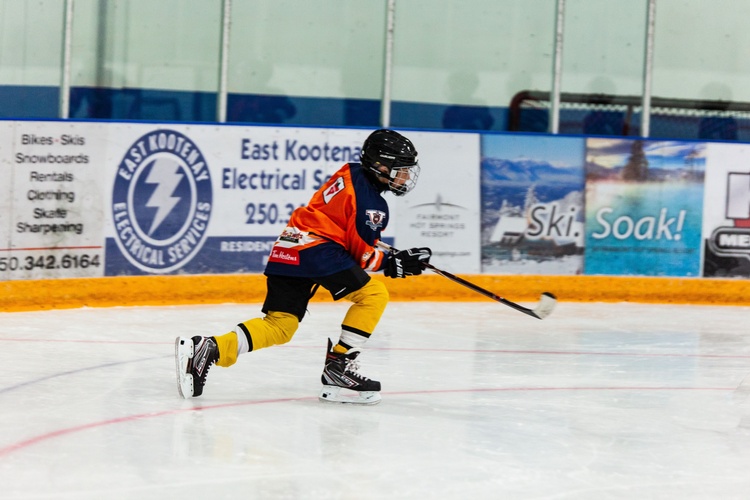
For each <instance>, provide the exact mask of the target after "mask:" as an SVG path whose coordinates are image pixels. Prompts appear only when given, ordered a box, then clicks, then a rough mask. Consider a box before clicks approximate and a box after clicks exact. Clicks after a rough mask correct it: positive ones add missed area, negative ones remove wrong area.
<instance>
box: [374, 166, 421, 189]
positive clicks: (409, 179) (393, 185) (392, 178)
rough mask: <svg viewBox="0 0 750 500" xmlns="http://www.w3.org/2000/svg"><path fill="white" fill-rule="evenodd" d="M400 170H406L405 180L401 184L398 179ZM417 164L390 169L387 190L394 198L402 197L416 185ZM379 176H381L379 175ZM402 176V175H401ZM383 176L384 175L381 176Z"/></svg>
mask: <svg viewBox="0 0 750 500" xmlns="http://www.w3.org/2000/svg"><path fill="white" fill-rule="evenodd" d="M402 170H406V171H407V172H406V180H404V181H403V182H402V181H400V180H399V179H398V176H399V173H400V172H401V171H402ZM420 170H421V169H420V168H419V163H415V164H414V165H409V166H405V167H391V168H390V174H389V175H388V189H389V190H390V191H391V193H393V194H395V195H396V196H403V195H405V194H406V193H408V192H409V191H411V190H412V189H414V187H415V186H416V185H417V179H419V172H420ZM381 175H383V174H382V173H381ZM401 175H402V176H403V175H404V174H401ZM383 176H384V175H383Z"/></svg>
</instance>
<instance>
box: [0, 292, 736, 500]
mask: <svg viewBox="0 0 750 500" xmlns="http://www.w3.org/2000/svg"><path fill="white" fill-rule="evenodd" d="M527 305H529V306H533V304H527ZM345 308H346V304H338V303H337V304H330V303H312V304H311V305H310V312H309V314H308V316H307V317H306V318H305V320H304V321H303V322H302V324H301V326H300V330H299V331H298V332H297V334H296V336H295V337H294V339H293V340H292V342H290V343H289V344H287V345H284V346H277V347H273V348H270V349H265V350H261V351H258V352H254V353H250V354H246V355H243V356H240V358H239V360H238V362H237V364H236V365H234V366H232V367H231V368H228V369H224V368H219V367H214V368H212V369H211V372H210V373H209V377H208V383H207V385H206V389H205V392H204V395H203V396H202V397H200V398H195V399H191V400H183V399H181V398H180V397H179V395H178V392H177V386H176V381H175V374H174V360H173V349H174V345H173V343H174V338H175V337H176V336H177V335H195V334H222V333H225V332H227V331H229V330H231V329H233V327H234V325H235V324H236V323H237V322H240V321H243V320H245V319H249V318H251V317H254V316H257V315H258V314H259V309H260V306H259V305H257V304H251V305H219V306H198V307H195V306H190V307H186V306H179V307H177V306H172V307H170V306H167V307H122V308H112V309H98V308H85V309H75V310H61V311H45V312H29V313H3V314H0V325H2V328H1V329H0V366H2V368H3V376H2V379H1V380H0V429H2V431H1V432H0V498H2V499H3V500H10V499H32V498H33V499H37V498H65V499H76V500H80V499H103V498H107V499H120V498H123V499H127V498H138V499H165V498H182V499H184V498H196V499H206V500H209V499H215V498H257V499H275V498H289V499H314V498H320V499H352V498H356V499H371V498H372V499H376V498H377V499H379V498H388V499H401V498H403V499H407V498H408V499H411V498H414V499H425V498H439V499H454V498H455V499H469V498H471V499H485V498H486V499H505V498H512V499H515V498H520V499H559V498H574V499H579V498H581V499H597V500H599V499H608V498H627V499H631V498H644V499H645V498H648V499H661V498H664V499H675V498H679V499H685V498H688V499H692V498H710V499H718V498H721V499H734V498H736V499H746V498H750V408H749V406H750V403H749V402H748V398H749V396H750V378H749V377H748V374H750V331H748V324H749V323H748V316H749V315H750V308H746V307H708V306H665V305H644V304H576V303H565V302H561V303H560V304H558V307H557V309H556V310H555V312H554V313H553V314H552V315H551V316H550V317H548V318H547V319H545V320H543V321H539V320H537V319H534V318H530V317H529V316H526V315H523V314H521V313H518V312H516V311H514V310H512V309H510V308H507V307H504V306H503V305H501V304H497V303H494V302H487V303H484V302H476V303H435V302H433V303H427V302H420V303H398V302H394V303H391V304H390V305H389V306H388V309H387V311H386V314H385V316H384V317H383V320H382V321H381V324H380V325H379V327H378V329H377V330H376V332H375V334H374V335H373V336H372V338H371V339H370V342H369V343H368V345H367V349H366V350H365V351H364V352H363V354H362V355H361V356H360V360H361V364H362V372H363V373H364V374H365V375H367V376H370V377H371V378H375V379H379V380H380V381H381V382H382V384H383V392H382V395H383V401H382V403H381V404H379V405H376V406H371V407H351V406H345V405H337V404H326V403H321V402H319V401H318V399H317V395H318V391H319V388H320V382H319V380H320V371H321V369H322V366H323V359H324V353H325V348H326V335H329V336H330V337H331V338H334V339H335V338H336V337H337V336H338V325H339V324H340V322H341V319H342V318H343V315H344V312H345V310H346V309H345Z"/></svg>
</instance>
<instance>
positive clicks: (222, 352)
mask: <svg viewBox="0 0 750 500" xmlns="http://www.w3.org/2000/svg"><path fill="white" fill-rule="evenodd" d="M298 326H299V319H298V318H297V316H295V315H293V314H289V313H284V312H278V311H269V312H268V313H267V314H266V315H265V317H263V318H255V319H251V320H248V321H245V322H243V323H240V324H239V325H237V327H236V328H235V329H234V330H233V331H231V332H229V333H226V334H224V335H217V336H215V337H199V336H196V337H193V338H192V339H190V338H186V337H178V338H177V340H176V342H175V346H176V349H175V350H176V359H177V387H178V389H179V391H180V395H181V396H182V397H183V398H189V397H198V396H200V395H201V394H203V386H204V385H205V384H206V376H207V375H208V369H209V368H210V367H211V365H213V364H214V363H216V364H217V365H218V366H223V367H228V366H232V365H233V364H234V363H236V362H237V356H239V355H240V354H243V353H246V352H249V351H254V350H258V349H262V348H264V347H270V346H272V345H277V344H284V343H286V342H289V341H290V340H291V338H292V336H293V335H294V332H296V331H297V327H298ZM251 332H252V333H251Z"/></svg>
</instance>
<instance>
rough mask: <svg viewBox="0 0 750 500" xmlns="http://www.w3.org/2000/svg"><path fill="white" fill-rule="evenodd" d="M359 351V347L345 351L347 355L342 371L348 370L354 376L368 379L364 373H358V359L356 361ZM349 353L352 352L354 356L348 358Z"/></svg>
mask: <svg viewBox="0 0 750 500" xmlns="http://www.w3.org/2000/svg"><path fill="white" fill-rule="evenodd" d="M359 353H360V351H359V349H357V350H352V351H349V352H347V353H346V354H347V357H346V367H345V368H344V371H345V372H349V373H351V374H352V375H355V376H357V377H359V378H361V379H362V380H370V379H369V378H367V377H365V376H364V375H362V374H361V373H359V361H357V356H358V355H359ZM350 354H354V356H352V357H351V358H350V357H349V355H350Z"/></svg>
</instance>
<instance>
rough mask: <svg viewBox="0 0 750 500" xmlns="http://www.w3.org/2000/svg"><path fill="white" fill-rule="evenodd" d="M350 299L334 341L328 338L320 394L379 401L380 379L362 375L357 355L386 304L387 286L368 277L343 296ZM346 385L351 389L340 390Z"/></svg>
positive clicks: (342, 400)
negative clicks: (336, 340)
mask: <svg viewBox="0 0 750 500" xmlns="http://www.w3.org/2000/svg"><path fill="white" fill-rule="evenodd" d="M344 298H345V299H347V300H350V301H351V302H353V304H352V305H351V307H350V308H349V310H348V311H347V313H346V316H345V317H344V321H343V323H342V324H341V335H340V337H339V341H338V342H337V343H336V345H335V346H334V345H332V344H333V343H332V342H331V341H330V339H329V340H328V351H327V353H326V362H325V367H324V368H323V375H322V376H321V381H322V383H323V389H322V390H321V392H320V396H319V398H320V399H321V400H322V401H333V402H340V403H353V404H377V403H379V402H380V382H378V381H376V380H370V379H369V378H367V377H365V376H363V375H361V374H360V373H359V372H358V370H359V363H358V362H357V357H358V356H359V354H360V349H361V347H362V346H363V345H364V344H365V342H367V339H369V338H370V335H371V334H372V332H373V331H374V330H375V326H377V324H378V322H379V321H380V317H381V316H382V315H383V311H384V310H385V307H386V305H387V304H388V290H387V289H386V287H385V285H384V284H383V283H382V282H380V281H377V280H369V281H367V283H365V284H364V285H363V286H362V287H361V288H359V289H358V290H355V291H353V292H351V293H349V294H348V295H346V296H345V297H344ZM341 389H346V390H348V391H353V392H342V391H341Z"/></svg>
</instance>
